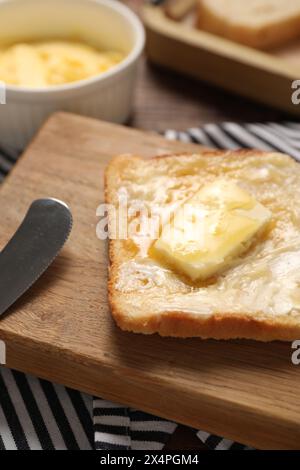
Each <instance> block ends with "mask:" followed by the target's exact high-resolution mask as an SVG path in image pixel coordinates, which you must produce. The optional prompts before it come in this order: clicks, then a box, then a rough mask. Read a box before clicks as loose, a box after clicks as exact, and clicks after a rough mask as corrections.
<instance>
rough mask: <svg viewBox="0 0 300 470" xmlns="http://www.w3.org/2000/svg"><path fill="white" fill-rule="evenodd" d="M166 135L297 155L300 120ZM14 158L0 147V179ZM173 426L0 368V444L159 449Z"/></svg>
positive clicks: (216, 440)
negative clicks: (299, 121)
mask: <svg viewBox="0 0 300 470" xmlns="http://www.w3.org/2000/svg"><path fill="white" fill-rule="evenodd" d="M165 137H166V138H168V139H171V140H175V139H178V140H181V141H183V142H195V143H200V144H203V145H205V146H208V147H212V148H219V149H224V148H225V149H238V148H256V149H261V150H277V151H280V152H284V153H288V154H289V155H291V156H293V157H294V158H295V159H296V160H297V161H300V123H295V122H282V123H263V124H261V123H252V124H243V125H242V124H236V123H232V122H225V123H222V124H218V125H216V124H207V125H205V126H203V127H195V128H191V129H188V130H186V131H184V132H179V131H174V130H168V131H166V133H165ZM16 160H17V155H14V154H13V153H11V152H9V150H7V149H1V147H0V181H2V180H3V179H4V178H5V176H6V175H7V174H8V172H9V171H10V169H11V168H12V166H13V164H14V163H15V161H16ZM176 426H177V425H176V423H173V422H170V421H166V420H163V419H161V418H157V417H155V416H151V415H149V414H147V413H143V412H141V411H137V410H133V409H131V408H128V407H125V406H122V405H121V404H116V403H111V402H108V401H105V400H102V399H100V398H94V399H93V398H92V397H91V396H88V395H85V394H82V393H80V392H77V391H74V390H70V389H68V388H65V387H63V386H60V385H56V384H51V383H50V382H47V381H44V380H40V379H37V378H34V377H31V376H26V375H24V374H21V373H19V372H15V371H11V370H9V369H5V368H4V367H1V368H0V450H1V449H2V450H4V449H9V450H15V449H20V450H21V449H35V450H39V449H45V450H47V449H50V450H51V449H68V450H73V449H81V450H91V449H99V450H112V449H119V450H160V449H162V448H163V447H164V445H165V443H166V442H167V440H168V438H169V436H170V435H171V434H172V433H173V432H174V431H175V429H176ZM195 433H197V436H198V437H199V439H201V441H202V442H203V443H205V444H206V445H207V446H208V447H209V448H210V449H214V450H249V447H246V446H243V445H242V444H238V443H236V442H232V441H230V440H228V439H224V438H222V437H218V436H213V435H211V434H209V433H207V432H205V430H201V431H196V430H195Z"/></svg>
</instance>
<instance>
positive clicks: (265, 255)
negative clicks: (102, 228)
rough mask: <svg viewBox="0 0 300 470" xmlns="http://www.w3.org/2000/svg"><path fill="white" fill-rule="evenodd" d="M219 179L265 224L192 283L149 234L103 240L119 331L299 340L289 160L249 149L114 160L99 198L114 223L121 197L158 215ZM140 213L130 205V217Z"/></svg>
mask: <svg viewBox="0 0 300 470" xmlns="http://www.w3.org/2000/svg"><path fill="white" fill-rule="evenodd" d="M219 178H226V179H228V180H230V181H233V182H235V183H236V184H238V185H240V186H241V187H242V188H243V189H244V190H245V191H247V192H248V193H249V194H251V195H252V196H253V197H254V198H255V199H256V200H257V201H258V202H259V203H260V204H262V205H263V206H264V207H265V208H267V209H268V210H269V211H270V212H271V214H272V216H271V220H270V223H269V225H268V228H267V229H266V231H264V232H263V234H262V235H261V236H260V237H258V238H257V239H256V240H255V242H254V243H252V244H251V246H250V248H249V249H248V250H247V251H246V252H243V253H242V254H240V255H239V256H237V258H236V260H235V263H234V264H231V265H230V266H229V267H228V268H227V269H225V270H224V271H222V272H220V273H217V274H216V275H214V277H213V278H211V279H208V280H205V281H200V282H197V283H196V284H194V283H192V282H191V281H190V280H189V279H187V278H185V277H184V276H182V275H181V274H180V273H178V272H175V271H174V270H173V269H172V268H170V267H168V266H166V265H165V264H164V262H163V260H159V259H154V258H152V257H151V256H150V255H149V249H150V247H151V244H152V243H153V240H151V239H150V238H148V237H145V236H143V237H138V236H137V237H135V236H128V233H129V232H130V231H129V232H128V233H127V234H126V235H127V236H124V233H123V239H111V240H110V242H109V244H110V246H109V252H110V263H111V265H110V270H109V301H110V305H111V310H112V314H113V316H114V318H115V320H116V322H117V324H118V325H119V326H120V327H121V328H122V329H124V330H129V331H133V332H139V333H145V334H150V333H155V332H157V333H159V334H160V335H162V336H176V337H201V338H216V339H230V338H249V339H256V340H261V341H271V340H293V339H298V338H300V204H299V201H300V166H299V165H298V164H297V163H296V162H295V161H294V160H293V159H292V158H291V157H289V156H287V155H282V154H279V153H271V152H270V153H269V152H259V151H255V150H253V151H252V150H241V151H204V152H203V153H201V154H200V153H199V154H191V155H187V154H186V155H169V156H164V157H158V158H153V159H147V160H144V159H141V158H138V157H136V156H132V155H124V156H120V157H116V158H115V159H113V160H112V162H111V163H110V165H109V166H108V168H107V171H106V201H107V203H109V204H111V207H113V208H115V209H116V210H111V211H110V230H111V229H112V227H114V226H115V227H116V226H117V225H118V224H119V222H118V220H120V210H121V209H122V207H123V206H122V207H121V206H120V202H119V201H120V196H121V197H122V198H123V199H122V200H123V202H124V200H126V201H127V202H126V204H127V205H128V207H131V206H132V205H133V206H134V205H136V204H137V203H138V204H137V207H139V203H142V204H143V206H145V207H146V208H147V210H148V211H149V213H150V211H151V210H152V209H153V208H155V210H156V211H157V208H158V210H159V211H161V213H163V214H166V213H168V212H171V210H173V209H174V207H176V206H177V207H178V206H180V205H181V204H183V203H184V201H186V200H188V199H189V198H190V197H191V196H193V194H195V193H196V192H197V191H198V190H199V189H201V188H202V187H203V186H204V185H206V184H208V183H211V182H214V181H216V180H217V179H219ZM123 202H122V204H123ZM120 207H121V209H120ZM122 210H123V209H122ZM139 217H140V214H139V212H138V211H137V210H135V211H132V212H131V216H130V223H133V224H134V223H135V222H137V220H139V219H138V218H139ZM111 235H112V233H111ZM114 235H115V234H114ZM150 251H151V250H150Z"/></svg>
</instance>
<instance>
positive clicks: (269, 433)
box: [0, 114, 300, 449]
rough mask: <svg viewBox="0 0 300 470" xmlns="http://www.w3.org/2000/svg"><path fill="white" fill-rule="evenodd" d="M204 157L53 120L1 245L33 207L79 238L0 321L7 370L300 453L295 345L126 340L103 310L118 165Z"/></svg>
mask: <svg viewBox="0 0 300 470" xmlns="http://www.w3.org/2000/svg"><path fill="white" fill-rule="evenodd" d="M195 149H196V150H197V151H201V149H200V147H197V146H193V145H188V144H182V143H178V142H177V143H176V142H167V141H165V140H164V139H163V138H161V137H159V136H156V135H152V134H150V133H149V134H146V133H142V132H139V131H134V130H130V129H127V128H124V127H120V126H115V125H112V124H107V123H102V122H98V121H94V120H91V119H86V118H81V117H77V116H72V115H67V114H57V115H54V117H52V118H51V119H50V120H49V121H48V123H47V124H46V126H45V127H44V128H43V130H42V131H41V132H40V133H39V135H38V136H37V137H36V139H35V140H34V142H33V143H32V145H31V146H30V147H29V149H28V150H27V152H26V153H25V155H24V156H23V157H22V158H21V160H20V161H19V163H18V164H17V165H16V167H15V168H14V169H13V171H12V173H11V174H10V175H9V177H8V178H7V179H6V180H5V182H4V184H3V185H2V186H1V190H0V202H1V203H0V220H1V231H0V246H4V244H5V243H6V242H7V241H8V239H9V238H10V237H11V235H12V233H13V232H14V230H15V229H16V228H17V226H18V224H19V223H20V222H21V220H22V218H23V216H24V214H25V211H26V209H27V208H28V206H29V204H30V203H31V202H32V200H33V199H35V198H39V197H44V196H53V197H56V198H60V199H63V200H64V201H65V202H66V203H67V204H69V205H70V207H71V209H72V212H73V215H74V228H73V231H72V234H71V238H70V240H69V241H68V243H67V244H66V246H65V248H64V249H63V251H62V253H61V255H60V256H59V257H58V258H57V260H56V261H55V263H54V264H53V265H52V266H51V267H50V268H49V270H48V271H47V272H46V273H45V275H44V276H43V277H42V278H41V279H40V280H39V281H38V283H37V284H36V285H35V286H34V287H33V288H32V289H31V290H30V292H28V294H27V295H26V296H25V297H24V298H23V299H21V301H19V302H18V303H17V304H16V305H15V306H14V307H13V308H12V309H11V311H10V314H9V315H8V316H6V317H4V318H3V319H1V321H0V339H2V340H5V341H6V343H7V366H8V367H11V368H15V369H18V370H20V371H24V372H29V373H32V374H34V375H37V376H39V377H42V378H46V379H49V380H51V381H54V382H59V383H62V384H65V385H67V386H69V387H73V388H76V389H80V390H83V391H85V392H88V393H90V394H94V395H98V396H100V397H104V398H106V399H110V400H113V401H116V402H121V403H125V404H128V405H131V406H133V407H135V408H138V409H142V410H145V411H148V412H150V413H153V414H156V415H160V416H163V417H165V418H169V419H172V420H175V421H177V422H180V423H184V424H187V425H190V426H193V427H195V428H199V429H201V428H202V429H204V430H207V431H210V432H213V433H217V434H220V435H222V436H226V437H227V438H232V439H235V440H238V441H240V442H243V443H246V444H249V445H253V446H256V447H258V448H286V449H288V448H289V449H299V448H300V426H299V423H300V393H299V392H300V367H296V366H293V365H292V364H291V352H292V350H291V345H290V344H283V343H273V344H260V343H256V342H250V341H234V342H225V341H219V342H218V341H201V340H197V339H192V340H180V339H167V338H165V339H163V338H160V337H159V336H157V335H154V336H143V335H135V334H130V333H124V332H122V331H121V330H119V329H118V328H117V327H116V326H115V324H114V322H113V320H112V319H111V316H110V313H109V309H108V306H107V299H106V292H107V289H106V271H107V256H106V253H107V246H106V243H105V242H102V241H100V240H98V239H97V238H96V225H97V222H98V219H97V217H96V208H97V206H98V205H99V203H100V202H101V201H102V200H103V199H102V198H103V192H102V191H103V171H104V167H105V165H106V164H107V162H108V161H109V159H110V158H111V156H112V155H114V154H118V153H121V152H133V153H136V154H140V155H143V156H145V157H149V156H151V155H157V154H160V153H164V152H168V151H182V150H195Z"/></svg>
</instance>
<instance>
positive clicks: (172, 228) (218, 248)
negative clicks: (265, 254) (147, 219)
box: [150, 180, 271, 281]
mask: <svg viewBox="0 0 300 470" xmlns="http://www.w3.org/2000/svg"><path fill="white" fill-rule="evenodd" d="M270 217H271V213H270V211H269V210H268V209H266V208H265V207H264V206H263V205H262V204H260V203H259V202H258V201H256V200H255V198H254V197H253V196H251V195H250V194H248V193H247V192H246V191H244V190H243V189H241V188H240V187H239V186H237V185H236V184H235V183H234V182H231V181H227V180H217V181H215V182H214V183H211V184H208V185H206V186H204V187H203V188H202V189H201V190H200V191H198V192H197V193H196V194H195V195H194V196H193V197H192V198H191V199H189V200H188V201H187V202H186V203H185V204H183V206H181V207H180V208H179V209H178V210H177V212H175V214H174V217H173V219H172V220H171V221H170V222H168V223H167V224H166V225H165V226H164V227H163V229H162V233H161V236H160V238H159V239H158V240H157V241H156V242H155V243H154V244H153V246H152V248H151V250H150V255H151V256H154V257H156V258H159V259H161V260H162V261H163V262H166V263H167V264H169V265H170V266H171V267H172V268H174V269H175V270H176V271H178V272H180V273H183V274H185V275H187V276H188V277H189V278H190V279H191V280H192V281H196V280H204V279H207V278H209V277H210V276H212V275H214V274H216V273H217V272H219V271H220V270H223V269H224V268H227V267H228V266H229V265H230V263H232V261H233V260H234V258H235V257H237V256H238V255H240V254H241V253H242V252H243V251H245V250H246V249H247V248H248V247H249V245H250V243H251V241H252V239H253V237H254V236H255V235H256V234H257V233H258V232H259V231H260V230H261V229H262V228H263V227H264V226H265V225H266V223H267V222H268V221H269V219H270Z"/></svg>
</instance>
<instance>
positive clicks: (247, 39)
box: [197, 0, 300, 49]
mask: <svg viewBox="0 0 300 470" xmlns="http://www.w3.org/2000/svg"><path fill="white" fill-rule="evenodd" d="M198 5H199V6H198V20H197V21H198V23H197V25H198V27H199V28H200V29H202V30H205V31H208V32H210V33H213V34H216V35H219V36H223V37H225V38H228V39H231V40H233V41H235V42H238V43H241V44H245V45H247V46H250V47H254V48H258V49H268V48H272V47H276V46H281V45H283V44H285V43H286V42H288V41H290V40H292V39H295V38H297V37H300V0H244V1H243V0H242V1H241V0H199V3H198Z"/></svg>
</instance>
